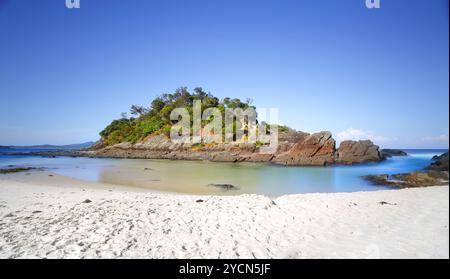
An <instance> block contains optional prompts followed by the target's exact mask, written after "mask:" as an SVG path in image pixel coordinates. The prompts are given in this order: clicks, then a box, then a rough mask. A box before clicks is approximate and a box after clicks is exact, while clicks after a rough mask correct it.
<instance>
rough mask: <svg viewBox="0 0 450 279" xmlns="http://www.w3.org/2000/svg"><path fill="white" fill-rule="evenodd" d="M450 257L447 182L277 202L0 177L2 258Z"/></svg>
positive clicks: (39, 175)
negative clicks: (432, 185) (424, 186)
mask: <svg viewBox="0 0 450 279" xmlns="http://www.w3.org/2000/svg"><path fill="white" fill-rule="evenodd" d="M448 257H449V188H448V186H439V187H428V188H417V189H402V190H388V191H376V192H358V193H339V194H299V195H289V196H281V197H278V198H273V199H272V198H269V197H265V196H259V195H242V196H226V197H219V196H194V195H177V194H169V193H155V192H144V191H142V190H141V191H134V190H133V189H127V188H117V187H114V186H111V185H104V184H96V183H92V182H89V183H85V182H82V181H77V180H73V179H68V178H65V177H60V176H57V175H53V176H48V174H47V173H46V172H36V173H31V174H28V175H25V174H12V175H3V176H1V177H0V258H448Z"/></svg>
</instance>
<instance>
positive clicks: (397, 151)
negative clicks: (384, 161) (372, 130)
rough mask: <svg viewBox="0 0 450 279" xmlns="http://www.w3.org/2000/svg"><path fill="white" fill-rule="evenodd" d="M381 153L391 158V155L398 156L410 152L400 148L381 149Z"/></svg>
mask: <svg viewBox="0 0 450 279" xmlns="http://www.w3.org/2000/svg"><path fill="white" fill-rule="evenodd" d="M380 153H381V156H382V157H383V158H391V157H396V156H408V153H406V152H405V151H403V150H400V149H381V151H380Z"/></svg>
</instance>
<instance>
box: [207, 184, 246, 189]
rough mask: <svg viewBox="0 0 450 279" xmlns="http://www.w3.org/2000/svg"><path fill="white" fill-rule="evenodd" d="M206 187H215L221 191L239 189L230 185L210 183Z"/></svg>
mask: <svg viewBox="0 0 450 279" xmlns="http://www.w3.org/2000/svg"><path fill="white" fill-rule="evenodd" d="M208 186H213V187H217V188H221V189H223V190H238V189H239V188H238V187H236V186H234V185H232V184H217V183H211V184H208Z"/></svg>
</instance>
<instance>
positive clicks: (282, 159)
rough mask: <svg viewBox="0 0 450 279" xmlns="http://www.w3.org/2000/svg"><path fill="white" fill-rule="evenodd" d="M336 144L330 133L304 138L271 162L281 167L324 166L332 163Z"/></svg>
mask: <svg viewBox="0 0 450 279" xmlns="http://www.w3.org/2000/svg"><path fill="white" fill-rule="evenodd" d="M335 146H336V142H335V140H334V139H333V138H332V136H331V133H330V132H320V133H315V134H312V135H308V136H304V137H303V138H301V139H300V141H298V142H297V143H295V144H294V146H293V147H292V148H291V149H289V150H288V151H285V152H283V153H281V154H278V155H276V156H275V158H274V159H273V160H272V162H274V163H276V164H282V165H289V166H293V165H308V166H325V165H330V164H333V163H334V154H335V152H336V149H335Z"/></svg>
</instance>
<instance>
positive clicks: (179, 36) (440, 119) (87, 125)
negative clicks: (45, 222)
mask: <svg viewBox="0 0 450 279" xmlns="http://www.w3.org/2000/svg"><path fill="white" fill-rule="evenodd" d="M448 22H449V19H448V0H381V8H380V9H367V8H366V7H365V0H339V1H336V0H303V1H302V0H292V1H275V0H273V1H264V0H252V1H250V0H239V1H234V0H222V1H212V0H180V1H174V0H159V1H156V0H154V1H152V0H127V1H120V0H81V9H77V10H69V9H66V7H65V0H40V1H35V0H0V100H1V101H0V119H1V122H0V145H10V144H14V145H28V144H43V143H50V144H68V143H77V142H83V141H88V140H97V139H98V132H99V131H100V130H101V129H102V128H104V127H105V126H106V125H107V124H108V123H109V122H110V121H111V120H112V119H114V118H118V117H119V115H120V113H121V112H124V111H127V110H128V108H129V107H130V105H132V104H142V105H148V104H149V102H150V101H151V100H152V99H153V98H154V97H156V96H157V95H159V94H161V93H164V92H170V91H173V90H175V89H176V88H177V87H180V86H188V87H189V88H191V89H192V88H193V87H196V86H202V87H203V88H204V89H206V90H208V91H211V92H212V93H213V94H215V95H217V96H219V97H224V96H231V97H238V98H242V99H245V98H246V97H251V98H253V99H254V100H255V102H254V104H255V105H256V106H257V107H278V108H279V110H280V121H281V122H283V123H285V124H288V125H289V126H292V127H294V128H296V129H299V130H303V131H307V132H315V131H320V130H330V131H332V132H333V134H334V135H335V136H336V137H337V138H339V139H340V138H346V137H351V138H355V137H356V138H358V137H366V136H367V137H370V138H372V139H374V141H375V142H376V143H378V144H379V145H381V146H388V147H418V148H422V147H435V148H436V147H444V148H447V147H448V133H449V130H448V127H449V121H448V117H449V105H448V102H449V78H448V75H449V37H448V32H449V30H448V26H449V25H448Z"/></svg>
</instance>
